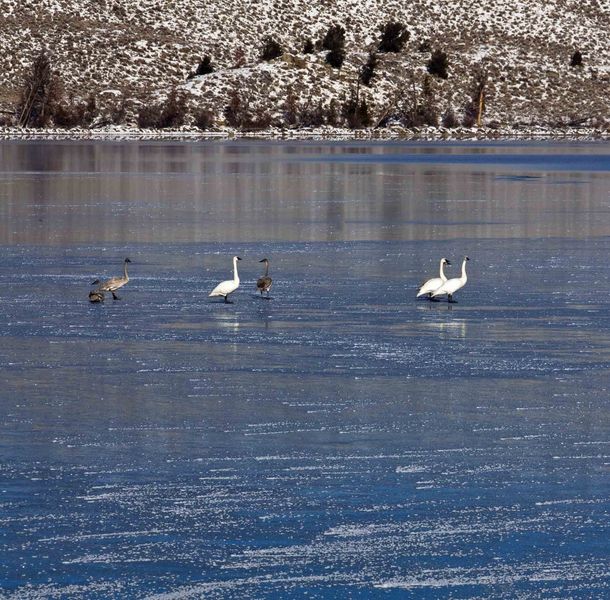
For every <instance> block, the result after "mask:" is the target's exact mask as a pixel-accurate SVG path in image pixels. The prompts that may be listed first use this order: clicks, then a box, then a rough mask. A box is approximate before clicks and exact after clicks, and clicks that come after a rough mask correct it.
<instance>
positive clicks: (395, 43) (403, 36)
mask: <svg viewBox="0 0 610 600" xmlns="http://www.w3.org/2000/svg"><path fill="white" fill-rule="evenodd" d="M409 35H410V34H409V32H408V31H407V28H406V27H405V26H404V25H403V24H402V23H398V22H396V21H390V22H389V23H386V24H385V25H384V26H383V27H382V28H381V42H379V52H400V51H401V50H402V47H403V46H404V45H405V42H407V40H408V39H409Z"/></svg>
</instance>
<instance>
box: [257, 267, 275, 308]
mask: <svg viewBox="0 0 610 600" xmlns="http://www.w3.org/2000/svg"><path fill="white" fill-rule="evenodd" d="M258 262H262V263H265V274H264V275H263V276H262V277H259V278H258V279H257V281H256V289H257V290H258V291H259V292H260V293H261V296H262V295H263V292H267V298H269V290H270V289H271V286H272V285H273V279H271V277H269V259H268V258H263V260H259V261H258Z"/></svg>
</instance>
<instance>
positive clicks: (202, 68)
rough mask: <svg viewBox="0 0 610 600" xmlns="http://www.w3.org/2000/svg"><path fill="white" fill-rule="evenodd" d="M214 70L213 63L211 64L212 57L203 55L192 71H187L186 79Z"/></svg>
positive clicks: (207, 73)
mask: <svg viewBox="0 0 610 600" xmlns="http://www.w3.org/2000/svg"><path fill="white" fill-rule="evenodd" d="M213 72H214V65H213V64H212V59H211V58H210V57H209V56H204V57H203V58H202V59H201V61H200V63H199V65H197V68H196V69H195V71H194V72H193V73H189V75H188V77H187V79H192V78H193V77H197V76H199V75H209V74H210V73H213Z"/></svg>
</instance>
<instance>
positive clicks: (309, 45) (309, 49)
mask: <svg viewBox="0 0 610 600" xmlns="http://www.w3.org/2000/svg"><path fill="white" fill-rule="evenodd" d="M314 50H315V47H314V45H313V42H312V41H311V39H307V40H305V44H303V54H313V53H314Z"/></svg>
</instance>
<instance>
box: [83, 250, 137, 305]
mask: <svg viewBox="0 0 610 600" xmlns="http://www.w3.org/2000/svg"><path fill="white" fill-rule="evenodd" d="M130 262H131V261H130V260H129V259H128V258H126V259H125V260H124V261H123V277H112V278H111V279H108V280H107V281H104V282H102V283H100V280H99V279H96V280H95V281H94V282H93V283H92V284H91V285H97V290H96V291H98V292H112V299H113V300H120V298H119V297H118V296H117V295H116V294H115V293H114V292H115V291H116V290H118V289H119V288H122V287H123V286H124V285H125V284H126V283H127V282H128V281H129V275H127V263H130Z"/></svg>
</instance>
